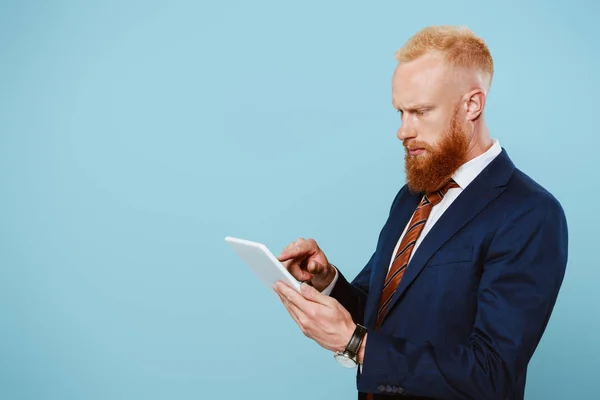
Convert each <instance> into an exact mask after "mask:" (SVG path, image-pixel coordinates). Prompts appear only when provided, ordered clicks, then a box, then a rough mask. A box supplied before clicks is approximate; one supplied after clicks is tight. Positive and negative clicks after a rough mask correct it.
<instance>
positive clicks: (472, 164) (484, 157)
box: [452, 138, 502, 190]
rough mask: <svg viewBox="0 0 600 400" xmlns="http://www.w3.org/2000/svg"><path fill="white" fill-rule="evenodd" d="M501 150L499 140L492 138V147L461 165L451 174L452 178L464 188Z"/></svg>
mask: <svg viewBox="0 0 600 400" xmlns="http://www.w3.org/2000/svg"><path fill="white" fill-rule="evenodd" d="M501 152H502V147H501V146H500V142H499V141H498V139H494V138H492V147H490V148H489V149H488V150H487V151H486V152H485V153H483V154H480V155H478V156H477V157H475V158H473V159H472V160H469V161H467V162H466V163H464V164H463V165H461V166H460V167H459V168H458V169H457V170H456V172H455V173H454V175H452V179H454V181H455V182H456V183H457V184H458V186H460V188H461V189H463V190H464V189H465V188H466V187H467V186H468V185H469V184H470V183H471V182H472V181H473V179H475V178H476V177H477V175H479V173H481V171H483V170H484V168H485V167H487V166H488V164H489V163H491V162H492V160H493V159H494V158H496V157H497V156H498V154H500V153H501Z"/></svg>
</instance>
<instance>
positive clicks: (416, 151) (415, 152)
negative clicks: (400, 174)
mask: <svg viewBox="0 0 600 400" xmlns="http://www.w3.org/2000/svg"><path fill="white" fill-rule="evenodd" d="M406 150H407V151H408V154H410V155H411V156H418V155H420V154H423V153H425V151H426V150H425V149H424V148H421V147H414V148H410V149H406Z"/></svg>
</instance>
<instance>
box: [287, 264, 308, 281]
mask: <svg viewBox="0 0 600 400" xmlns="http://www.w3.org/2000/svg"><path fill="white" fill-rule="evenodd" d="M288 271H290V274H292V276H293V277H294V278H296V279H298V280H299V281H307V280H309V279H311V278H312V275H311V274H310V273H309V272H308V271H306V270H304V269H302V267H301V266H300V263H299V262H292V263H290V265H289V267H288Z"/></svg>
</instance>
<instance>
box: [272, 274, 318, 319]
mask: <svg viewBox="0 0 600 400" xmlns="http://www.w3.org/2000/svg"><path fill="white" fill-rule="evenodd" d="M275 287H276V288H277V291H278V293H279V294H281V295H282V296H283V297H284V298H285V299H286V301H288V302H290V303H292V304H293V305H295V306H296V307H298V308H299V309H300V310H301V311H302V312H303V313H304V311H305V310H307V309H308V308H309V307H310V301H308V300H307V299H306V298H304V296H302V295H301V294H300V293H298V292H297V291H296V290H295V289H292V288H291V287H289V286H288V285H287V284H285V283H283V282H281V281H280V282H277V283H276V284H275ZM313 289H314V288H313ZM315 290H316V289H315Z"/></svg>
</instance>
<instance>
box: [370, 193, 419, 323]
mask: <svg viewBox="0 0 600 400" xmlns="http://www.w3.org/2000/svg"><path fill="white" fill-rule="evenodd" d="M402 190H404V193H401V194H400V197H399V198H398V204H397V206H396V207H394V208H393V209H392V210H391V212H390V217H389V218H388V221H387V223H386V226H385V228H384V229H385V231H384V233H383V235H382V240H383V242H382V245H381V250H380V254H379V255H378V258H377V262H376V265H375V267H374V268H373V272H372V276H371V286H370V293H372V294H373V295H371V296H369V297H368V298H367V304H366V307H365V317H366V318H367V320H366V321H365V323H366V324H367V325H366V326H375V321H376V319H377V318H376V317H377V311H378V309H379V302H380V301H381V295H382V288H383V283H384V282H385V277H386V276H387V273H388V267H389V265H390V261H391V259H392V253H393V251H394V248H395V247H396V244H397V243H398V239H399V238H400V235H401V234H402V231H403V230H404V227H405V226H406V224H408V222H409V221H410V219H411V217H412V215H413V213H414V211H415V209H416V208H417V205H418V204H419V202H420V201H421V197H422V195H421V194H418V193H417V194H413V193H411V192H409V191H408V189H407V187H406V186H405V187H404V188H403V189H402Z"/></svg>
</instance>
